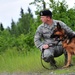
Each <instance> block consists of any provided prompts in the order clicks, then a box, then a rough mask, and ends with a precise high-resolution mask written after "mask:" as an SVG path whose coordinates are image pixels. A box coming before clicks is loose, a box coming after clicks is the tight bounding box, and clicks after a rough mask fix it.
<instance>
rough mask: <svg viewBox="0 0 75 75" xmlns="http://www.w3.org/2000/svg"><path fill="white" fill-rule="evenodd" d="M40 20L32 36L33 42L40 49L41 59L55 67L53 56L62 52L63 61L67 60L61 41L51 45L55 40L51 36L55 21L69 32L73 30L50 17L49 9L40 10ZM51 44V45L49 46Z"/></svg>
mask: <svg viewBox="0 0 75 75" xmlns="http://www.w3.org/2000/svg"><path fill="white" fill-rule="evenodd" d="M40 17H41V21H42V22H43V23H42V24H41V25H39V27H38V28H37V30H36V33H35V36H34V43H35V46H36V47H37V48H39V49H40V50H41V52H43V53H42V59H43V60H44V61H45V62H49V63H50V64H51V66H53V67H57V66H56V62H55V60H54V57H58V56H60V55H62V54H63V53H64V55H65V63H66V61H67V54H66V52H65V50H64V49H63V47H62V45H59V44H61V42H59V43H58V45H57V46H53V43H55V42H57V40H56V41H55V40H54V39H53V38H50V37H51V34H52V33H53V30H54V29H55V27H56V25H57V22H59V23H60V25H61V26H62V27H63V28H64V29H66V31H67V32H68V33H69V34H71V33H72V32H73V31H72V30H71V29H70V28H69V27H68V26H67V25H66V24H65V23H63V22H62V21H59V20H54V19H52V12H51V11H50V10H43V11H41V12H40ZM50 45H51V46H50Z"/></svg>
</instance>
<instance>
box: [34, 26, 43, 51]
mask: <svg viewBox="0 0 75 75" xmlns="http://www.w3.org/2000/svg"><path fill="white" fill-rule="evenodd" d="M41 39H42V29H41V27H38V28H37V30H36V33H35V36H34V44H35V46H36V47H37V48H39V49H40V50H42V45H43V42H42V40H41Z"/></svg>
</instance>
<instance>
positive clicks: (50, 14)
mask: <svg viewBox="0 0 75 75" xmlns="http://www.w3.org/2000/svg"><path fill="white" fill-rule="evenodd" d="M40 16H50V17H52V12H51V11H50V10H42V11H40Z"/></svg>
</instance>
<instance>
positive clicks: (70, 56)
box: [63, 52, 72, 68]
mask: <svg viewBox="0 0 75 75" xmlns="http://www.w3.org/2000/svg"><path fill="white" fill-rule="evenodd" d="M67 54H68V60H67V64H66V65H65V66H63V67H64V68H67V67H69V65H70V63H71V58H72V55H71V53H70V52H67Z"/></svg>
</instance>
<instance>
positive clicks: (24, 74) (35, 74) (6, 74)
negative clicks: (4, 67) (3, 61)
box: [0, 72, 75, 75]
mask: <svg viewBox="0 0 75 75" xmlns="http://www.w3.org/2000/svg"><path fill="white" fill-rule="evenodd" d="M0 75H75V73H69V74H54V73H52V72H50V73H47V74H46V73H27V74H26V73H1V74H0Z"/></svg>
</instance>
